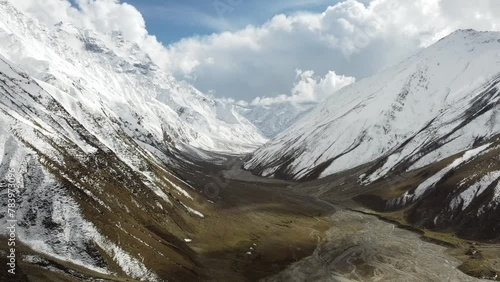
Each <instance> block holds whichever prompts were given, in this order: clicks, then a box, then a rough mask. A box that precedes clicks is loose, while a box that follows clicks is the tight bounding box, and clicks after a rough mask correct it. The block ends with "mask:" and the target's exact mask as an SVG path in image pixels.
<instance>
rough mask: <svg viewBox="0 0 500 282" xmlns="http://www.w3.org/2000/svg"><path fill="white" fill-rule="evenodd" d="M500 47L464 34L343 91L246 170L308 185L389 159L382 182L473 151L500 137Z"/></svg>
mask: <svg viewBox="0 0 500 282" xmlns="http://www.w3.org/2000/svg"><path fill="white" fill-rule="evenodd" d="M499 48H500V33H497V32H475V31H457V32H455V33H453V34H451V35H450V36H448V37H446V38H445V39H443V40H441V41H439V42H438V43H436V44H434V45H432V46H430V47H429V48H427V49H425V50H423V51H421V52H419V53H418V54H416V55H414V56H412V57H410V58H408V59H407V60H405V61H403V62H401V63H400V64H398V65H396V66H394V67H392V68H390V69H387V70H386V71H384V72H382V73H380V74H377V75H375V76H374V77H371V78H368V79H364V80H361V81H359V82H357V83H355V84H353V85H351V86H349V87H346V88H344V89H342V90H340V91H339V92H337V93H336V94H334V95H333V96H332V97H330V98H329V99H328V100H326V101H325V102H324V103H322V104H321V105H319V106H318V107H317V108H315V109H314V110H312V111H311V113H310V114H308V115H307V116H306V117H304V118H303V119H301V120H300V121H299V122H297V123H295V124H294V125H292V126H291V127H290V128H289V129H288V130H286V131H285V132H283V133H281V134H279V135H278V136H276V137H275V138H273V139H272V140H271V141H270V142H269V143H267V144H266V145H265V146H263V147H262V148H260V149H259V150H258V151H257V152H255V153H254V156H253V158H252V159H251V160H250V161H249V162H248V163H247V164H246V168H248V169H251V170H253V171H254V172H256V173H260V174H264V175H266V176H273V175H274V176H279V177H284V178H299V179H300V178H302V179H303V178H315V177H318V176H321V177H323V176H327V175H330V174H333V173H336V172H340V171H344V170H347V169H351V168H354V167H357V166H360V165H363V164H366V163H369V162H371V161H374V160H377V159H379V158H386V162H385V164H384V165H383V167H381V168H380V169H379V170H378V171H377V173H376V174H375V175H372V179H377V178H379V177H382V176H383V175H385V174H386V173H387V172H388V171H389V170H391V169H393V168H394V166H396V165H398V164H401V163H406V164H407V166H408V167H411V168H412V169H413V168H418V167H421V166H424V165H426V164H429V163H432V162H434V161H436V160H440V159H443V158H446V157H447V156H450V155H453V154H455V153H458V152H460V151H463V150H466V149H468V148H470V147H471V146H472V145H473V144H474V143H475V142H476V141H477V140H478V139H485V138H488V137H491V136H493V135H495V134H498V133H500V128H499V124H500V123H499V122H498V115H497V114H496V113H497V111H498V106H496V103H497V102H498V99H499V97H498V92H499V90H498V82H499V81H498V80H499V79H500V78H499V77H500V56H499V51H498V50H500V49H499ZM430 148H434V149H433V150H431V149H430ZM278 160H279V161H278Z"/></svg>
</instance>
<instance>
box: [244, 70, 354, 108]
mask: <svg viewBox="0 0 500 282" xmlns="http://www.w3.org/2000/svg"><path fill="white" fill-rule="evenodd" d="M296 72H297V81H296V82H295V85H294V87H293V89H292V90H291V95H286V94H281V95H278V96H275V97H257V98H255V99H254V100H253V101H252V102H251V105H253V106H269V105H271V104H277V103H292V104H309V103H317V102H320V101H322V100H324V99H325V98H326V97H328V96H330V95H332V94H333V93H335V92H336V91H338V90H340V89H341V88H343V87H345V86H347V85H349V84H352V83H354V82H355V81H356V79H355V78H354V77H349V76H345V75H337V74H336V73H335V72H333V71H329V72H328V73H327V74H326V75H325V76H324V77H322V78H320V77H316V76H315V75H314V71H312V70H308V71H302V70H297V71H296ZM240 103H241V102H240Z"/></svg>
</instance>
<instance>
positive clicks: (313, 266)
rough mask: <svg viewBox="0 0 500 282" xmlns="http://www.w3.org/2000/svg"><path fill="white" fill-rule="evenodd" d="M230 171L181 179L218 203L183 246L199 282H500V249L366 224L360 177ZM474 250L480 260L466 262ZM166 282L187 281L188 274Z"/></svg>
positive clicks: (70, 277) (36, 273)
mask: <svg viewBox="0 0 500 282" xmlns="http://www.w3.org/2000/svg"><path fill="white" fill-rule="evenodd" d="M229 163H230V165H226V164H221V165H214V164H210V163H202V162H200V163H197V166H196V167H197V169H194V170H193V169H192V167H191V169H183V167H182V166H181V167H179V168H178V170H177V172H178V173H179V174H180V175H181V176H182V177H183V178H184V179H186V180H188V181H189V182H191V183H192V184H193V186H194V187H207V186H206V185H207V184H211V185H212V186H210V187H212V188H213V187H217V188H216V189H215V190H214V191H210V197H213V201H212V203H199V204H200V205H203V206H205V208H204V211H205V213H204V214H205V217H204V218H200V219H196V222H195V223H196V224H192V225H191V226H192V229H191V230H186V233H187V234H190V235H189V238H183V239H184V240H186V242H188V245H189V246H190V247H191V249H192V250H193V251H194V252H193V255H192V258H191V259H192V260H193V264H194V265H196V266H197V267H196V268H193V270H192V271H194V272H196V273H193V276H195V277H198V278H197V279H196V280H195V281H258V280H264V281H480V279H478V278H474V277H472V276H468V275H466V274H465V273H464V272H462V271H460V270H459V269H463V270H466V271H468V272H469V273H471V274H475V275H476V276H487V275H490V276H488V277H489V278H495V277H494V275H495V273H486V272H484V269H486V267H485V266H484V265H482V264H484V263H488V267H489V268H487V269H490V268H491V269H492V270H493V271H496V273H500V260H499V258H500V256H499V255H498V254H499V253H500V248H499V246H497V245H481V244H479V245H478V244H473V243H471V242H465V241H463V242H462V241H457V243H456V244H452V243H453V242H450V241H449V240H444V239H443V240H439V239H440V238H439V236H438V235H436V234H434V236H431V237H433V238H434V239H433V240H430V239H425V238H424V237H423V236H422V232H420V233H419V232H416V231H415V230H412V231H410V230H408V228H403V227H402V225H401V224H400V223H398V222H396V221H390V220H388V219H384V218H381V215H380V214H378V215H371V214H369V213H371V211H369V210H367V209H363V208H362V207H360V206H359V205H357V204H356V203H354V202H353V201H351V200H350V199H351V198H352V196H353V195H355V194H357V193H358V191H357V187H356V186H354V185H352V186H350V187H349V185H348V184H349V183H351V182H352V183H354V182H353V179H354V178H355V177H354V176H353V175H349V174H346V175H344V176H338V177H336V178H335V179H325V180H323V181H316V182H311V183H293V182H286V181H278V180H269V179H265V178H259V177H256V176H253V175H251V174H250V173H248V172H246V171H242V170H240V169H239V167H240V166H239V164H240V163H239V160H237V161H236V162H235V161H232V162H229ZM186 165H187V164H186ZM189 165H190V166H192V163H189ZM185 168H187V167H185ZM341 184H342V185H341ZM332 187H338V189H336V190H335V189H333V190H332ZM340 187H348V188H340ZM332 191H336V192H332ZM206 192H207V191H206ZM207 211H208V212H207ZM386 218H389V216H386ZM392 220H394V219H392ZM457 240H458V239H457ZM1 241H2V242H3V240H1ZM2 242H0V243H2ZM5 245H6V244H4V243H2V246H5ZM473 246H474V248H475V249H476V250H480V251H481V254H482V256H483V257H482V258H481V259H480V260H473V259H471V256H470V255H467V254H466V253H467V252H469V251H470V248H471V247H473ZM20 250H21V252H22V254H21V255H22V256H25V255H27V254H30V251H29V249H24V248H20ZM3 257H4V255H2V259H3ZM2 259H0V263H2V264H4V261H3V260H2ZM464 262H466V263H465V264H464ZM157 263H158V264H161V262H157ZM19 266H20V267H21V268H20V269H19V273H20V274H19V275H18V276H17V277H18V278H19V279H20V280H18V281H133V280H131V279H129V278H127V277H125V276H123V277H111V276H103V275H99V274H96V273H92V272H90V271H88V270H84V269H80V268H78V267H75V266H74V265H71V264H70V263H68V262H61V261H56V260H48V261H43V262H39V263H33V262H31V263H30V262H22V263H20V265H19ZM464 268H465V269H464ZM190 271H191V270H190ZM474 271H476V272H474ZM1 275H3V273H2V274H1ZM1 275H0V280H1V281H4V280H3V278H5V277H2V276H1ZM91 279H99V280H91ZM190 279H191V278H190ZM5 281H7V280H5ZM169 281H186V278H185V274H183V273H180V272H179V275H178V277H177V276H175V274H174V276H172V277H169ZM190 281H191V280H190Z"/></svg>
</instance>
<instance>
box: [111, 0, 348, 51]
mask: <svg viewBox="0 0 500 282" xmlns="http://www.w3.org/2000/svg"><path fill="white" fill-rule="evenodd" d="M121 2H126V3H129V4H131V5H133V6H135V7H136V8H137V10H139V11H140V12H141V13H142V15H143V17H144V19H145V20H146V24H147V28H148V31H149V33H150V34H154V35H156V36H157V37H158V39H159V40H160V41H162V42H163V43H164V44H165V45H168V44H170V43H173V42H176V41H178V40H180V39H182V38H184V37H191V36H194V35H206V34H211V33H214V32H221V31H234V30H238V29H240V28H243V27H245V26H246V25H248V24H253V25H260V24H262V23H265V22H266V21H268V20H269V19H271V18H272V17H273V16H274V15H276V14H280V13H285V14H288V15H290V14H294V13H297V12H300V11H307V12H322V11H324V10H325V8H326V7H328V6H330V5H332V4H335V3H337V2H339V1H338V0H294V1H290V0H274V1H269V0H184V1H178V0H127V1H121Z"/></svg>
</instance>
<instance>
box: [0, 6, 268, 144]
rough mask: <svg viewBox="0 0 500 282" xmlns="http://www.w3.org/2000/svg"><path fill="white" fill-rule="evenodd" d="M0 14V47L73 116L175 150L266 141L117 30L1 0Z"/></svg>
mask: <svg viewBox="0 0 500 282" xmlns="http://www.w3.org/2000/svg"><path fill="white" fill-rule="evenodd" d="M0 16H1V19H2V20H1V22H0V54H2V55H3V56H4V57H5V58H7V59H9V60H11V61H12V62H14V63H15V64H17V65H18V66H20V67H21V68H22V69H23V70H24V71H26V72H27V73H28V74H29V75H30V76H32V77H33V78H35V79H37V80H38V81H40V84H41V86H42V87H43V88H44V89H45V90H47V91H49V92H50V93H51V94H53V95H54V96H55V97H56V96H57V97H59V98H58V100H59V101H60V102H61V103H62V104H63V105H64V106H65V107H66V108H67V109H71V111H72V114H74V115H82V114H83V113H84V112H88V113H91V114H92V115H94V116H95V117H96V118H97V117H98V116H102V117H107V118H112V119H116V120H117V125H118V126H120V127H121V128H122V129H123V130H124V131H125V132H127V134H128V135H129V136H133V137H134V138H135V139H137V140H140V142H146V143H151V142H158V141H168V142H169V143H170V145H171V146H174V147H176V148H179V149H182V148H183V147H185V146H190V147H195V148H199V149H203V150H211V151H219V152H231V153H241V152H249V151H252V150H254V149H255V148H256V146H258V145H260V144H262V143H263V142H265V141H266V139H265V138H264V137H262V136H261V135H260V134H259V131H258V130H257V129H256V128H255V126H253V124H251V123H250V122H249V121H247V120H246V119H245V118H244V117H242V116H241V115H239V114H238V113H237V112H236V110H235V108H234V106H232V105H229V104H224V103H222V102H220V101H214V100H212V99H210V98H209V97H208V96H206V95H204V94H202V93H200V92H199V91H198V90H196V89H195V88H194V87H192V86H191V85H189V84H187V83H184V82H178V81H176V80H175V79H174V78H173V77H172V76H170V75H168V74H166V73H165V72H163V71H162V70H160V69H159V68H158V67H157V66H156V65H155V64H154V62H152V61H151V59H150V58H149V56H148V54H146V53H144V52H143V51H142V50H140V48H139V47H138V45H137V44H135V43H133V42H127V41H125V40H124V39H123V36H122V35H121V33H120V32H118V31H117V32H114V33H112V34H100V33H96V32H94V31H90V30H82V29H79V28H77V27H75V26H72V25H70V24H65V23H60V24H58V25H56V26H55V27H47V26H44V25H43V24H41V23H39V22H38V21H37V20H36V19H31V18H28V17H26V16H25V15H23V14H22V13H20V12H18V11H17V10H16V9H15V8H14V7H13V6H11V5H10V4H9V2H5V1H3V2H2V4H1V5H0ZM61 93H64V94H61ZM85 125H86V126H88V127H87V128H89V129H91V128H92V129H93V130H95V131H99V130H100V129H97V128H96V126H92V125H90V124H85ZM103 133H104V134H106V132H105V131H104V132H103ZM103 136H104V135H103ZM104 138H105V137H104Z"/></svg>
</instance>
